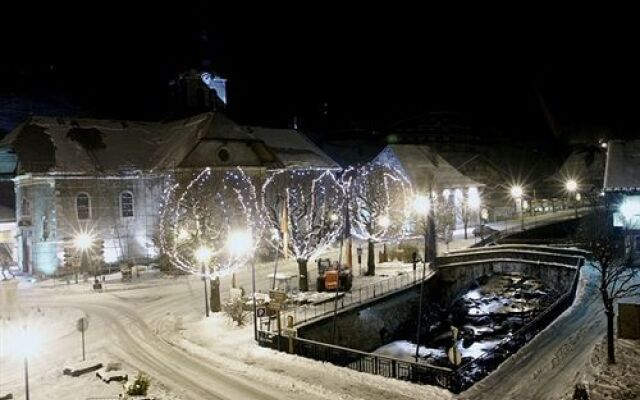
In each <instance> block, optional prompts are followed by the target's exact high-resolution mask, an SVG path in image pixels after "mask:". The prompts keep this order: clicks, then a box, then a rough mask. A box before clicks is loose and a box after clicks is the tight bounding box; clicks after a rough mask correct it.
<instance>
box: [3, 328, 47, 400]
mask: <svg viewBox="0 0 640 400" xmlns="http://www.w3.org/2000/svg"><path fill="white" fill-rule="evenodd" d="M12 331H13V332H11V333H10V334H9V338H10V343H9V346H8V348H9V349H10V350H11V352H12V353H13V354H14V355H15V356H17V357H23V358H24V391H25V399H27V400H29V357H30V356H33V355H35V354H37V353H38V352H39V351H40V348H41V347H42V342H43V339H44V338H43V336H42V334H41V333H40V332H43V330H42V329H29V328H28V326H27V325H24V326H23V327H21V328H18V327H15V328H14V329H12Z"/></svg>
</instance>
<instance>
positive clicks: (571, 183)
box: [565, 179, 579, 219]
mask: <svg viewBox="0 0 640 400" xmlns="http://www.w3.org/2000/svg"><path fill="white" fill-rule="evenodd" d="M565 187H566V189H567V191H568V192H569V193H571V194H573V209H574V210H575V217H576V219H578V195H579V193H578V182H576V180H575V179H569V180H568V181H567V183H566V184H565Z"/></svg>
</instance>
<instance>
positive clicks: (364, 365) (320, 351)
mask: <svg viewBox="0 0 640 400" xmlns="http://www.w3.org/2000/svg"><path fill="white" fill-rule="evenodd" d="M258 343H259V344H260V345H261V346H264V347H269V348H272V349H278V348H279V349H282V350H284V351H286V352H288V353H291V354H296V355H299V356H302V357H306V358H311V359H314V360H318V361H323V362H329V363H332V364H334V365H338V366H341V367H346V368H349V369H352V370H355V371H358V372H365V373H368V374H372V375H380V376H384V377H386V378H395V379H400V380H405V381H410V382H414V383H421V384H427V385H434V386H440V387H442V388H445V389H448V390H451V391H455V390H456V388H457V387H458V386H459V385H458V384H457V382H455V379H456V378H457V377H456V375H455V373H454V371H453V370H451V369H450V368H445V367H438V366H435V365H430V364H425V363H417V362H413V361H407V360H402V359H398V358H393V357H387V356H381V355H378V354H374V353H366V352H363V351H358V350H354V349H349V348H346V347H341V346H335V345H331V344H327V343H321V342H316V341H314V340H309V339H302V338H298V337H287V336H278V335H277V334H275V333H271V332H264V331H260V332H259V333H258Z"/></svg>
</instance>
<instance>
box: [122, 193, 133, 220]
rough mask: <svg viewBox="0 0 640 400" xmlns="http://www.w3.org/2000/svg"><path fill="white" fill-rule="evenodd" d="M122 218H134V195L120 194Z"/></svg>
mask: <svg viewBox="0 0 640 400" xmlns="http://www.w3.org/2000/svg"><path fill="white" fill-rule="evenodd" d="M120 216H121V217H122V218H127V217H133V193H131V192H122V193H120Z"/></svg>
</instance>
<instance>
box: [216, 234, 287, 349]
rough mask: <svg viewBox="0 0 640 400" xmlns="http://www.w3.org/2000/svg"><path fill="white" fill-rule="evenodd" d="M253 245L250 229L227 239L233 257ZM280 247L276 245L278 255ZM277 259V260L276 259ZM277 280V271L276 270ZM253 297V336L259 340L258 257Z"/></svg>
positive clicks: (252, 282)
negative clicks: (257, 311) (257, 300)
mask: <svg viewBox="0 0 640 400" xmlns="http://www.w3.org/2000/svg"><path fill="white" fill-rule="evenodd" d="M252 246H253V237H252V236H251V233H250V232H249V231H243V230H239V231H233V232H231V234H230V235H229V239H227V251H228V252H229V255H230V256H231V257H240V256H241V255H242V254H243V253H244V252H246V251H249V250H251V247H252ZM278 247H279V246H277V247H276V256H277V251H278ZM276 261H277V260H276ZM274 280H275V272H274ZM251 290H252V292H251V297H252V300H253V301H252V303H253V337H254V339H255V340H258V316H257V315H256V310H257V305H256V257H255V256H253V257H252V260H251Z"/></svg>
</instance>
